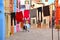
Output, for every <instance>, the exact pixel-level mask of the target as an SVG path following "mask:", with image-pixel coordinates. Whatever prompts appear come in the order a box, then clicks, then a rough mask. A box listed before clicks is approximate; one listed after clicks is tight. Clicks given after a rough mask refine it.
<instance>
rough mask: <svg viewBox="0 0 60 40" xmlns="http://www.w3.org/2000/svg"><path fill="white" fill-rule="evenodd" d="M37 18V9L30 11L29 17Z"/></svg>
mask: <svg viewBox="0 0 60 40" xmlns="http://www.w3.org/2000/svg"><path fill="white" fill-rule="evenodd" d="M36 16H37V9H31V10H30V17H31V18H33V17H36Z"/></svg>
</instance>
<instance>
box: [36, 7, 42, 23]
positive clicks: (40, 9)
mask: <svg viewBox="0 0 60 40" xmlns="http://www.w3.org/2000/svg"><path fill="white" fill-rule="evenodd" d="M37 9H38V20H39V13H40V12H41V20H40V21H41V22H42V7H39V8H37Z"/></svg>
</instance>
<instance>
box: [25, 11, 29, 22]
mask: <svg viewBox="0 0 60 40" xmlns="http://www.w3.org/2000/svg"><path fill="white" fill-rule="evenodd" d="M24 18H25V20H28V21H29V23H30V10H24Z"/></svg>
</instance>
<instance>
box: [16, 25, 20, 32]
mask: <svg viewBox="0 0 60 40" xmlns="http://www.w3.org/2000/svg"><path fill="white" fill-rule="evenodd" d="M16 31H17V32H19V31H20V30H19V24H16Z"/></svg>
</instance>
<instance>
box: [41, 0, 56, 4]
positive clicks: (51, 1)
mask: <svg viewBox="0 0 60 40" xmlns="http://www.w3.org/2000/svg"><path fill="white" fill-rule="evenodd" d="M54 1H55V0H49V1H48V4H49V5H50V4H52V3H54ZM42 2H43V3H45V0H42Z"/></svg>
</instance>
